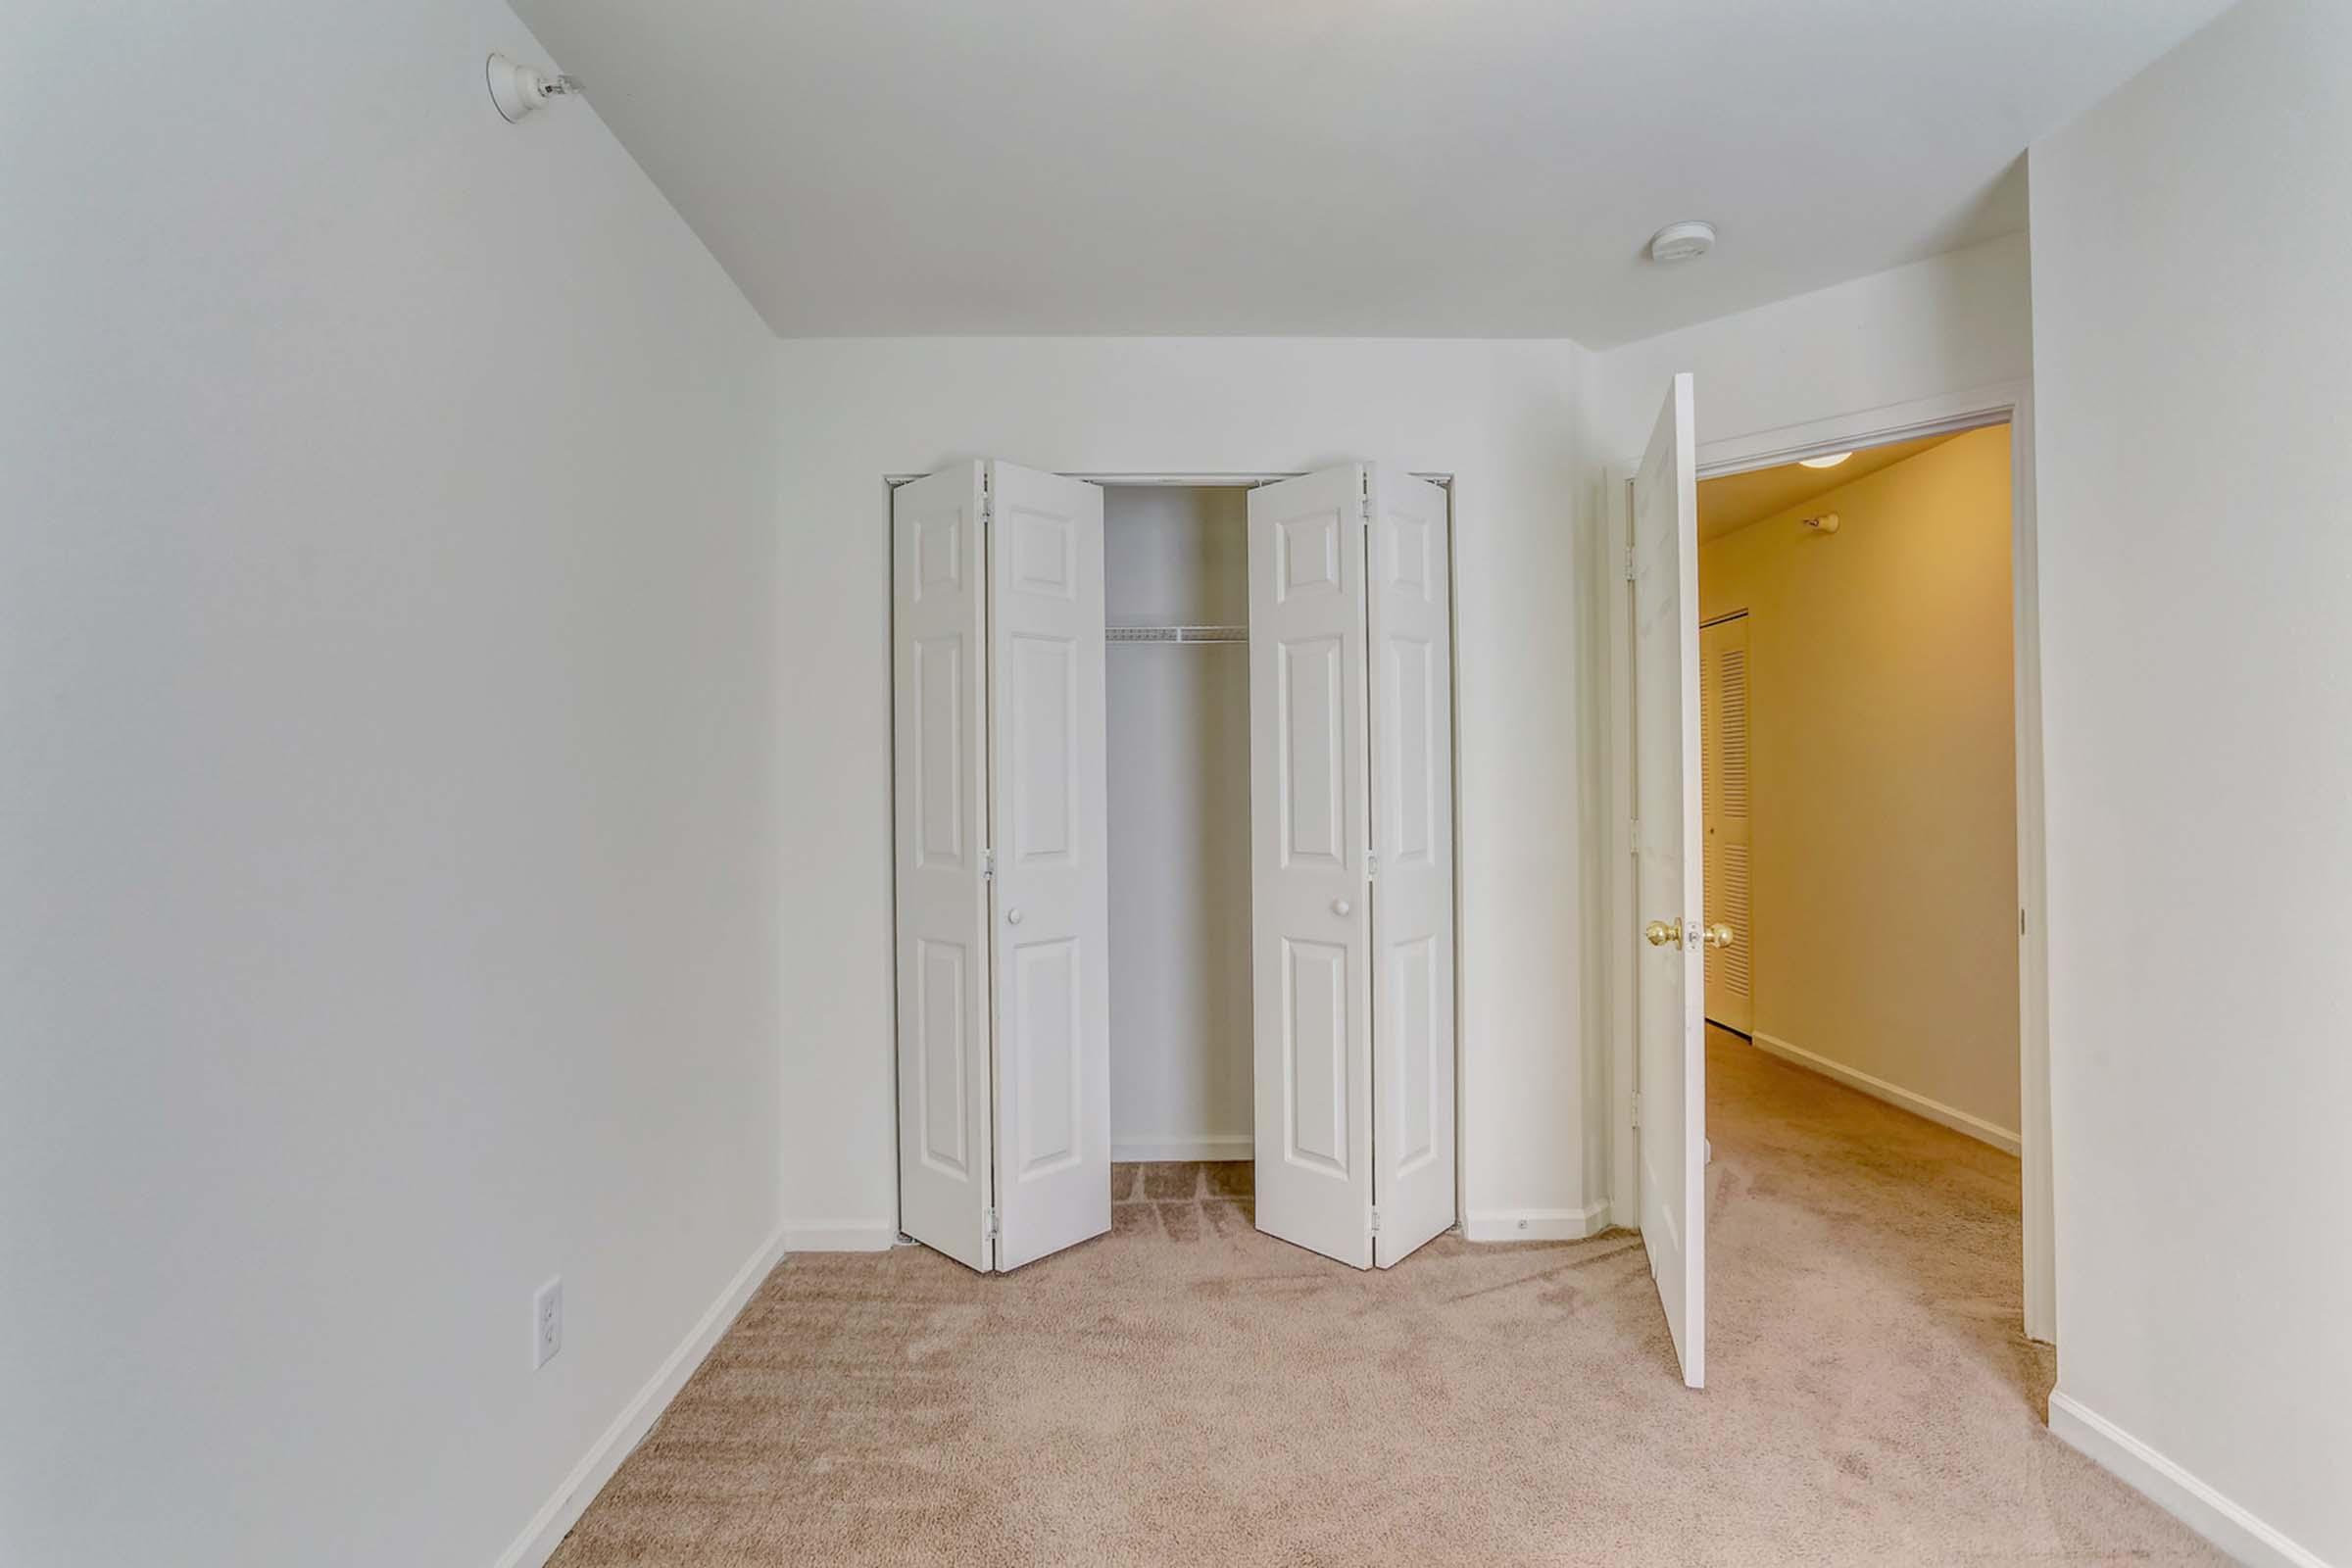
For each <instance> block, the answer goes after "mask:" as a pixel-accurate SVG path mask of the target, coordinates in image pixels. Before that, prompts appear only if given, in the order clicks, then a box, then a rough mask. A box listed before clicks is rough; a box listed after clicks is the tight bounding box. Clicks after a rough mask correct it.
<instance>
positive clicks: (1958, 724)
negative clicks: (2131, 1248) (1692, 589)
mask: <svg viewBox="0 0 2352 1568" xmlns="http://www.w3.org/2000/svg"><path fill="white" fill-rule="evenodd" d="M2009 488H2010V471H2009V431H2008V428H2007V427H2006V426H1996V427H1993V428H1989V429H1984V430H1973V431H1970V432H1968V433H1967V434H1965V435H1961V436H1957V437H1954V438H1953V439H1952V440H1949V441H1946V442H1944V443H1943V444H1941V445H1940V446H1936V447H1934V448H1932V449H1930V450H1929V451H1927V452H1924V453H1922V454H1920V455H1919V456H1917V457H1915V458H1910V459H1907V460H1906V461H1904V462H1902V463H1899V464H1897V465H1895V466H1893V467H1890V468H1886V469H1883V470H1881V471H1880V472H1878V473H1874V474H1870V475H1868V476H1867V477H1864V478H1861V479H1857V480H1855V481H1854V482H1853V483H1851V484H1847V485H1844V486H1841V487H1839V488H1838V489H1837V490H1833V491H1831V492H1830V493H1829V494H1827V495H1824V496H1820V497H1817V498H1815V499H1814V500H1812V501H1809V502H1807V503H1805V504H1804V505H1803V506H1801V507H1797V508H1793V509H1791V510H1789V511H1788V512H1785V513H1780V514H1777V515H1773V516H1770V517H1767V518H1765V519H1764V520H1763V521H1760V522H1757V523H1754V524H1752V525H1750V526H1749V527H1746V528H1742V529H1740V530H1739V531H1738V532H1736V533H1732V534H1727V535H1725V536H1724V537H1723V538H1721V539H1718V540H1716V541H1714V542H1713V543H1711V544H1708V545H1706V546H1704V547H1702V548H1701V549H1700V551H1699V558H1698V563H1699V564H1698V584H1699V604H1700V613H1701V616H1702V618H1705V619H1713V618H1714V617H1716V616H1719V615H1724V614H1728V613H1733V612H1735V611H1739V610H1745V611H1746V612H1747V613H1748V617H1749V619H1748V660H1749V671H1750V677H1749V678H1750V698H1749V701H1750V705H1751V706H1750V716H1749V754H1750V766H1751V768H1752V770H1753V772H1752V778H1751V785H1750V787H1751V789H1752V791H1753V803H1754V804H1753V811H1754V819H1753V823H1754V825H1753V833H1754V850H1753V852H1752V854H1753V859H1752V867H1753V873H1752V874H1753V878H1754V883H1753V901H1754V903H1753V924H1754V931H1753V938H1752V941H1753V947H1752V952H1753V955H1754V965H1755V974H1754V1005H1755V1011H1754V1027H1755V1031H1756V1033H1757V1035H1758V1036H1759V1038H1765V1037H1769V1039H1770V1040H1771V1041H1777V1042H1780V1043H1782V1044H1785V1045H1787V1046H1791V1047H1794V1048H1796V1049H1797V1050H1799V1051H1802V1052H1806V1053H1809V1054H1813V1055H1815V1056H1818V1057H1822V1058H1825V1059H1826V1060H1827V1061H1829V1062H1831V1063H1835V1064H1837V1065H1838V1066H1842V1067H1845V1068H1848V1069H1850V1070H1852V1071H1854V1072H1859V1073H1864V1074H1868V1075H1869V1076H1871V1077H1873V1078H1877V1079H1880V1080H1883V1081H1885V1082H1886V1083H1887V1084H1890V1085H1892V1086H1894V1087H1895V1088H1896V1089H1899V1090H1902V1091H1905V1092H1907V1093H1908V1094H1910V1095H1914V1096H1918V1097H1922V1098H1924V1099H1925V1100H1927V1101H1930V1102H1933V1103H1936V1104H1938V1105H1941V1106H1945V1107H1949V1108H1950V1109H1952V1110H1957V1111H1959V1112H1961V1113H1962V1114H1963V1115H1965V1116H1967V1117H1973V1118H1975V1119H1977V1120H1978V1121H1981V1122H1985V1123H1990V1124H1991V1125H1992V1126H1993V1127H1994V1128H1997V1129H1999V1130H2001V1131H2003V1132H2006V1133H2008V1134H2010V1135H2011V1136H2012V1137H2014V1135H2015V1131H2016V1128H2017V1124H2018V1054H2017V1053H2018V1044H2017V1041H2018V1002H2017V997H2018V993H2017V987H2018V979H2017V809H2016V783H2015V778H2016V769H2015V751H2016V727H2015V712H2014V707H2013V703H2014V698H2013V695H2012V689H2011V674H2012V671H2011V664H2012V654H2013V646H2014V645H2013V639H2012V635H2011V606H2010V576H2009V529H2010V520H2009ZM1824 512H1836V513H1838V515H1839V518H1840V526H1839V528H1838V532H1837V533H1836V534H1834V535H1821V534H1816V533H1813V532H1810V531H1808V530H1807V529H1806V528H1805V527H1804V526H1803V523H1802V519H1803V518H1805V517H1807V516H1813V515H1819V514H1821V513H1824Z"/></svg>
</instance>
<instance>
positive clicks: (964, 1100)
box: [891, 463, 1110, 1270]
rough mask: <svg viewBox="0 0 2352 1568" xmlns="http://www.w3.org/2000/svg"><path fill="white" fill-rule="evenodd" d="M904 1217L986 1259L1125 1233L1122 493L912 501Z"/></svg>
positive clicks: (904, 847) (919, 490) (995, 1262)
mask: <svg viewBox="0 0 2352 1568" xmlns="http://www.w3.org/2000/svg"><path fill="white" fill-rule="evenodd" d="M891 551H892V625H891V643H892V661H891V663H892V677H891V678H892V707H893V721H892V723H893V729H892V739H893V745H894V748H895V751H896V772H897V796H896V811H895V815H896V822H897V826H896V845H895V853H896V856H897V861H898V872H897V891H898V1034H899V1041H898V1044H899V1195H900V1196H899V1216H900V1217H899V1223H900V1225H901V1227H902V1228H903V1229H904V1230H905V1231H906V1232H907V1235H909V1236H911V1237H913V1238H914V1239H915V1240H916V1241H919V1242H921V1243H923V1244H924V1245H925V1246H928V1247H932V1248H935V1249H937V1250H940V1251H942V1252H945V1253H947V1254H948V1255H949V1256H950V1257H953V1258H955V1259H956V1260H957V1261H958V1262H961V1263H964V1264H966V1265H968V1266H970V1267H972V1268H975V1269H981V1270H990V1269H1009V1268H1018V1267H1019V1266H1020V1265H1021V1264H1023V1263H1026V1262H1029V1261H1031V1260H1033V1259H1035V1258H1039V1257H1042V1256H1044V1255H1045V1254H1047V1253H1048V1252H1052V1251H1055V1250H1059V1249H1061V1248H1064V1247H1068V1246H1070V1245H1071V1244H1073V1243H1075V1242H1081V1241H1084V1240H1086V1239H1087V1238H1088V1237H1090V1236H1097V1235H1100V1234H1102V1233H1103V1231H1106V1230H1108V1229H1109V1228H1110V1021H1109V1019H1110V1011H1109V994H1108V991H1107V989H1106V988H1107V983H1108V978H1109V975H1108V952H1107V949H1108V925H1109V917H1108V902H1109V879H1108V868H1107V864H1106V855H1105V848H1106V846H1105V823H1104V817H1105V805H1104V799H1103V731H1104V714H1103V492H1102V491H1101V490H1100V489H1098V488H1096V487H1095V486H1093V485H1090V484H1082V483H1080V482H1078V481H1076V480H1072V479H1063V478H1060V477H1057V476H1055V475H1054V474H1049V473H1037V472H1033V471H1032V470H1030V469H1026V468H1019V467H1015V466H1012V465H1010V464H1005V463H968V464H960V465H958V466H956V467H954V468H950V469H946V470H944V471H942V472H939V473H935V474H932V475H930V476H929V477H927V478H923V479H917V480H914V481H912V482H911V483H907V484H903V485H901V486H899V488H898V489H897V490H896V491H895V492H894V493H893V496H892V500H891Z"/></svg>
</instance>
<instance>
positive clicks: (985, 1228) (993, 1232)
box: [980, 1208, 997, 1242]
mask: <svg viewBox="0 0 2352 1568" xmlns="http://www.w3.org/2000/svg"><path fill="white" fill-rule="evenodd" d="M980 1239H981V1240H982V1241H985V1242H993V1241H995V1240H996V1239H997V1211H996V1210H995V1209H993V1208H992V1209H988V1210H985V1211H984V1212H983V1213H982V1214H981V1216H980Z"/></svg>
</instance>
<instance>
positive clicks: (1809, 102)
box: [515, 0, 2227, 348]
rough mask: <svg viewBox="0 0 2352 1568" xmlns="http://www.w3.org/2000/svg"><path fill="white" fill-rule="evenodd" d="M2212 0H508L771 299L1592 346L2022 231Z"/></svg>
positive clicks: (811, 311)
mask: <svg viewBox="0 0 2352 1568" xmlns="http://www.w3.org/2000/svg"><path fill="white" fill-rule="evenodd" d="M2226 5H2227V0H2130V3H2129V4H2117V3H2116V0H1901V3H1899V4H1888V3H1887V0H1783V3H1781V4H1776V5H1759V4H1757V3H1756V0H1642V3H1631V0H1476V3H1464V0H1281V3H1278V4H1267V3H1266V0H993V3H991V4H987V5H975V4H971V3H969V0H930V3H917V0H809V3H804V4H784V3H760V0H666V3H664V4H660V5H649V4H646V3H645V0H515V9H516V10H517V11H518V12H519V13H520V14H521V15H522V17H523V19H524V20H525V21H526V22H527V23H528V24H529V25H531V27H532V28H533V29H534V30H535V31H536V32H537V33H538V35H539V37H540V38H541V40H542V41H543V42H544V43H545V45H546V47H547V48H549V49H551V50H553V51H554V53H555V56H556V59H557V62H558V63H560V64H561V65H562V66H563V68H564V69H565V70H567V71H570V72H573V73H577V74H578V75H580V76H581V77H583V78H584V79H585V80H586V82H587V90H588V95H589V100H590V102H591V103H593V104H594V105H595V106H596V109H597V112H598V113H599V114H600V115H602V116H603V117H604V119H605V121H606V122H607V123H609V124H610V125H611V126H612V127H613V131H614V132H615V133H616V134H618V136H619V137H620V139H621V141H622V143H623V144H624V145H626V146H627V148H628V149H629V151H630V152H631V153H632V154H633V155H634V156H635V157H636V159H637V161H638V162H639V163H640V164H641V165H643V166H644V168H645V170H646V172H648V173H649V174H651V175H652V176H653V178H654V180H655V181H656V183H658V184H659V185H660V186H661V187H662V190H663V192H664V193H665V194H667V196H668V197H669V199H670V201H671V202H672V203H673V204H674V205H675V206H676V207H677V209H678V210H679V212H681V213H683V214H684V215H685V217H686V219H687V221H689V222H690V223H692V224H693V225H694V227H695V229H696V230H697V231H698V232H699V233H700V234H701V235H702V237H703V239H704V241H705V243H707V244H708V245H709V246H710V247H711V251H712V252H713V254H715V255H716V256H717V258H718V260H719V261H720V263H721V264H723V265H724V266H725V267H726V269H727V270H728V271H729V272H730V273H732V274H733V276H734V277H735V279H736V281H737V282H738V283H740V284H741V285H742V286H743V288H744V291H745V292H746V293H747V294H749V295H750V296H751V299H752V302H753V303H754V304H755V305H757V306H758V307H759V308H760V313H761V314H762V315H763V316H765V317H766V319H767V321H768V324H769V325H770V326H771V327H773V328H774V329H775V330H776V331H777V332H779V333H782V334H786V335H852V334H922V333H983V332H989V333H996V332H1002V333H1088V334H1094V333H1101V334H1122V333H1138V334H1142V333H1209V334H1218V333H1252V334H1255V333H1263V334H1318V335H1319V334H1331V335H1348V336H1356V335H1361V336H1424V335H1426V336H1504V337H1510V336H1546V337H1548V336H1565V337H1573V338H1576V339H1578V340H1580V341H1582V342H1583V343H1585V344H1586V345H1587V346H1589V347H1595V348H1597V347H1605V346H1607V345H1610V344H1614V343H1619V342H1625V341H1629V340H1632V339H1635V338H1639V337H1644V336H1647V335H1649V334H1650V333H1653V332H1658V331H1662V330H1665V329H1668V328H1670V327H1675V326H1680V325H1685V324H1688V323H1690V322H1692V321H1697V320H1703V319H1708V318H1710V317H1714V316H1720V315H1723V314H1725V313H1727V312H1730V311H1735V310H1740V309H1744V308H1746V307H1748V306H1751V305H1757V304H1761V303H1764V302H1765V301H1768V300H1773V299H1780V298H1785V297H1787V296H1789V295H1791V294H1797V293H1802V292H1805V291H1807V290H1810V289H1815V288H1820V287H1825V286H1827V285H1829V284H1831V283H1835V282H1839V281H1842V280H1844V279H1846V278H1850V277H1859V276H1862V275H1863V274H1865V273H1869V272H1874V271H1878V270H1883V269H1885V268H1887V267H1891V266H1895V265H1898V264H1900V263H1903V262H1907V261H1912V260H1916V259H1918V258H1920V257H1923V256H1928V255H1932V254H1934V253H1936V252H1938V251H1943V250H1949V249H1952V248H1954V247H1955V246H1958V245H1962V244H1967V243H1970V242H1972V241H1975V240H1980V239H1986V238H1990V237H1992V236H1994V235H1997V234H2002V233H2008V232H2013V231H2015V230H2017V229H2019V228H2022V227H2023V226H2024V225H2025V218H2026V211H2025V199H2024V179H2023V172H2022V164H2021V163H2020V155H2021V154H2022V153H2023V152H2024V150H2025V148H2026V146H2027V144H2028V143H2029V142H2030V141H2032V140H2033V139H2034V138H2036V137H2038V136H2040V135H2042V134H2043V133H2045V132H2047V131H2050V130H2053V129H2055V128H2057V127H2058V126H2059V125H2060V124H2062V123H2065V122H2066V121H2068V120H2070V119H2072V118H2073V117H2074V116H2075V115H2077V114H2079V113H2081V112H2082V110H2083V109H2086V108H2087V107H2089V106H2090V105H2091V104H2092V103H2094V102H2096V101H2097V100H2098V99H2099V98H2101V97H2102V96H2104V95H2105V94H2106V93H2107V92H2108V91H2109V90H2110V89H2112V88H2113V87H2115V86H2116V85H2118V84H2119V83H2121V82H2122V81H2124V80H2125V79H2126V78H2127V77H2129V76H2131V74H2133V73H2135V72H2137V71H2138V70H2139V68H2140V67H2142V66H2144V65H2146V64H2147V63H2148V62H2149V61H2151V60H2152V59H2154V58H2155V57H2156V56H2157V55H2159V54H2161V53H2162V52H2163V51H2164V50H2166V49H2167V48H2169V47H2170V46H2171V45H2172V44H2174V43H2175V42H2177V41H2179V40H2180V38H2182V37H2183V36H2185V35H2186V34H2187V33H2188V32H2190V31H2191V30H2193V29H2194V28H2195V27H2196V26H2197V25H2200V24H2202V23H2203V22H2205V21H2207V20H2208V19H2210V18H2211V17H2213V16H2215V15H2217V14H2218V13H2219V12H2221V11H2222V10H2224V9H2225V8H2226ZM1686 218H1704V219H1708V220H1711V221H1714V222H1715V223H1716V224H1717V225H1718V227H1719V228H1720V230H1721V234H1722V238H1721V242H1720V244H1719V245H1718V247H1717V250H1716V252H1715V254H1714V255H1712V256H1709V257H1707V258H1705V259H1704V260H1701V261H1698V262H1695V263H1690V264H1686V265H1684V266H1682V267H1680V268H1674V269H1667V268H1660V267H1658V266H1656V265H1654V264H1652V263H1649V262H1647V261H1645V260H1644V259H1643V258H1642V246H1643V245H1644V243H1645V242H1646V241H1647V240H1648V238H1649V236H1650V234H1651V233H1652V232H1653V231H1655V230H1656V229H1657V228H1658V227H1659V226H1660V225H1662V224H1664V223H1667V222H1669V221H1675V220H1679V219H1686Z"/></svg>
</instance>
